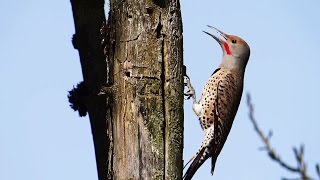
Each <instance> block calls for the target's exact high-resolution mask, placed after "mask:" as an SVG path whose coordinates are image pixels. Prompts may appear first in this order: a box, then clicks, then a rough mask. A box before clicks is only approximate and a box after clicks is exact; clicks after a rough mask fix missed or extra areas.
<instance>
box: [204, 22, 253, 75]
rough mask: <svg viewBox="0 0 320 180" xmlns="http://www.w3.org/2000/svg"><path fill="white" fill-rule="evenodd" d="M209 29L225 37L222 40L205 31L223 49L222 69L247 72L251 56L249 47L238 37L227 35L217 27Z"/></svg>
mask: <svg viewBox="0 0 320 180" xmlns="http://www.w3.org/2000/svg"><path fill="white" fill-rule="evenodd" d="M208 27H210V28H212V29H214V30H216V31H217V32H218V33H219V34H220V35H221V36H222V37H223V39H220V38H219V37H217V36H215V35H213V34H211V33H208V32H206V31H203V32H205V33H206V34H208V35H209V36H211V37H213V38H214V39H215V40H216V41H217V42H218V43H219V44H220V46H221V48H222V51H223V58H222V61H221V64H220V67H225V68H228V69H237V70H241V69H243V70H245V67H246V65H247V63H248V60H249V56H250V47H249V45H248V44H247V43H246V42H245V41H244V40H243V39H241V38H240V37H238V36H234V35H229V34H226V33H224V32H222V31H220V30H219V29H217V28H215V27H211V26H208Z"/></svg>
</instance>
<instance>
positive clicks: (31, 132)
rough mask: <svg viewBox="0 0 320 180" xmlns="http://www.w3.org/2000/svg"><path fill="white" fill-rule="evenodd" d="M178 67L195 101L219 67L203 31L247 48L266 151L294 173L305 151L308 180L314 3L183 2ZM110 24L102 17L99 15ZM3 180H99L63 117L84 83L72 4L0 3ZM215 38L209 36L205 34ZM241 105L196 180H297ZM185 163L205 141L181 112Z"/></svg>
mask: <svg viewBox="0 0 320 180" xmlns="http://www.w3.org/2000/svg"><path fill="white" fill-rule="evenodd" d="M181 8H182V15H183V28H184V29H183V31H184V63H185V65H186V66H187V71H188V74H189V76H190V77H191V80H192V82H193V85H194V87H195V89H196V92H197V94H198V97H200V93H201V90H202V88H203V86H204V84H205V81H206V80H207V79H208V77H209V76H210V75H211V74H212V72H213V71H214V70H215V68H216V67H217V65H218V63H219V61H220V59H221V55H222V54H221V49H220V47H219V45H218V44H217V43H216V42H215V40H214V39H212V38H210V37H209V36H207V35H206V34H204V33H203V32H202V30H206V31H210V29H208V28H207V27H206V25H207V24H209V25H212V26H215V27H217V28H219V29H221V30H222V31H224V32H226V33H229V34H236V35H238V36H240V37H242V38H243V39H245V40H246V41H247V42H248V44H249V45H250V47H251V57H250V61H249V63H248V66H247V70H246V77H245V89H244V93H246V92H250V93H251V95H252V99H253V103H254V104H255V110H256V113H255V116H256V118H257V120H258V122H259V125H260V126H261V127H262V129H263V130H264V132H266V133H267V131H268V130H273V137H272V139H271V144H272V146H273V147H275V150H276V151H277V152H278V153H279V154H280V155H281V157H282V158H283V159H284V160H285V161H287V162H289V163H291V164H292V165H295V159H294V156H293V152H292V146H298V145H300V144H301V143H304V144H305V159H306V161H307V163H308V172H309V174H310V175H311V176H313V177H316V174H315V168H314V165H315V163H320V156H319V154H320V153H319V152H320V141H319V140H318V138H319V136H320V132H319V127H320V126H319V112H320V106H319V104H318V103H319V102H320V94H319V92H320V82H319V77H320V71H319V68H320V57H319V55H318V54H319V52H320V45H319V42H320V36H319V32H320V23H319V17H320V1H316V0H306V1H298V0H282V1H275V0H270V1H254V0H243V1H230V0H229V1H210V0H200V1H197V2H196V3H194V1H186V0H182V1H181ZM106 14H107V13H106ZM0 22H1V25H0V49H1V50H0V60H1V62H2V64H1V66H0V81H1V83H2V86H1V87H2V88H1V94H0V102H1V108H0V109H1V110H0V112H1V115H2V116H1V121H0V123H1V124H0V143H1V148H0V179H3V180H20V179H28V180H29V179H30V180H56V179H78V180H87V179H90V180H91V179H97V173H96V165H95V156H94V148H93V142H92V135H91V129H90V124H89V120H88V117H85V118H79V117H78V113H77V112H73V110H71V109H70V108H69V103H68V99H67V92H68V91H69V90H70V89H71V88H72V87H73V85H76V84H77V83H78V82H80V81H82V74H81V67H80V62H79V56H78V52H77V51H76V50H75V49H73V47H72V44H71V37H72V35H73V34H74V23H73V17H72V10H71V5H70V1H66V0H64V1H61V0H60V1H46V2H45V1H40V0H31V1H17V0H12V1H4V3H3V4H2V6H1V10H0ZM210 32H212V31H210ZM247 113H248V108H247V107H246V97H245V96H243V99H242V102H241V105H240V108H239V112H238V114H237V117H236V119H235V122H234V125H233V128H232V130H231V133H230V135H229V138H228V140H227V143H226V144H225V146H224V148H223V150H222V153H221V155H220V156H219V158H218V162H217V164H216V169H215V174H214V176H213V177H212V176H211V174H210V160H209V161H207V162H206V163H205V164H204V165H203V166H202V167H201V168H200V169H199V170H198V172H197V173H196V175H195V176H194V179H195V180H202V179H223V180H234V179H239V180H270V179H272V180H273V179H280V178H281V177H287V178H295V177H297V176H296V175H294V174H291V173H288V172H287V171H285V170H283V169H282V168H280V167H279V166H278V165H277V164H275V163H274V162H272V161H271V160H270V159H269V157H267V155H266V153H265V152H263V151H259V149H258V148H259V147H261V146H262V143H261V141H260V139H259V138H258V136H257V134H256V133H255V132H254V131H253V127H252V124H251V123H250V121H249V119H248V116H247ZM184 132H185V136H184V138H185V139H184V140H185V142H184V143H185V148H184V160H185V161H187V160H189V158H190V157H191V156H192V155H193V154H194V153H195V152H196V151H197V149H198V148H199V146H200V143H201V141H202V131H201V128H200V126H199V123H198V120H197V118H196V116H195V115H194V114H193V111H192V109H191V101H186V103H185V131H184Z"/></svg>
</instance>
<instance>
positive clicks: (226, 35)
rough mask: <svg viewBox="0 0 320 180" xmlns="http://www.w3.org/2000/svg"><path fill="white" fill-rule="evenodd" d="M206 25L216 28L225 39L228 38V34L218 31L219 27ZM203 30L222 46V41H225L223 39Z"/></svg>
mask: <svg viewBox="0 0 320 180" xmlns="http://www.w3.org/2000/svg"><path fill="white" fill-rule="evenodd" d="M207 26H208V27H209V28H211V29H214V30H216V31H217V32H218V33H219V34H220V35H221V36H222V37H223V38H224V39H225V40H228V34H226V33H224V32H222V31H220V30H219V29H217V28H215V27H212V26H209V25H207ZM203 32H204V33H206V34H208V35H209V36H211V37H213V39H215V40H216V41H217V42H218V43H219V44H220V46H221V47H223V43H225V41H224V40H223V39H220V38H219V37H217V36H215V35H213V34H211V33H208V32H206V31H203Z"/></svg>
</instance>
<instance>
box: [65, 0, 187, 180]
mask: <svg viewBox="0 0 320 180" xmlns="http://www.w3.org/2000/svg"><path fill="white" fill-rule="evenodd" d="M71 3H72V8H73V14H74V20H75V28H76V34H75V36H74V40H73V43H74V46H75V48H77V49H78V50H79V54H80V61H81V65H82V71H83V76H84V83H83V84H84V86H85V87H86V92H87V93H86V97H85V98H84V99H85V100H84V104H85V107H86V108H84V109H87V111H88V113H89V117H90V122H91V128H92V134H93V139H94V145H95V153H96V159H97V166H98V176H99V179H101V180H103V179H123V180H127V179H181V176H182V150H183V73H182V65H183V62H182V22H181V13H180V5H179V1H178V0H143V1H123V0H110V12H109V17H108V21H107V22H106V24H105V25H104V27H103V28H102V35H103V40H102V37H101V35H100V34H99V29H100V27H99V26H101V24H102V22H103V21H104V19H105V17H104V12H103V1H100V0H93V1H92V0H91V1H89V0H72V2H71ZM101 40H102V41H103V43H102V44H103V47H104V56H103V51H102V46H101V45H100V43H101ZM79 113H80V111H79Z"/></svg>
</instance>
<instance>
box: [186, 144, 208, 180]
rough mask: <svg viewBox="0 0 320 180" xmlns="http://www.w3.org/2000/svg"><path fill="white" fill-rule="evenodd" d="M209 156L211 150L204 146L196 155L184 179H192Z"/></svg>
mask: <svg viewBox="0 0 320 180" xmlns="http://www.w3.org/2000/svg"><path fill="white" fill-rule="evenodd" d="M208 158H209V151H206V147H202V149H200V151H199V153H198V154H197V155H196V157H195V158H194V160H193V161H192V163H191V165H190V166H189V168H188V170H187V172H186V173H185V174H184V176H183V179H184V180H191V178H192V177H193V176H194V174H195V173H196V172H197V170H198V169H199V168H200V166H201V165H202V164H203V163H204V162H205V161H206V160H207V159H208Z"/></svg>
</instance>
